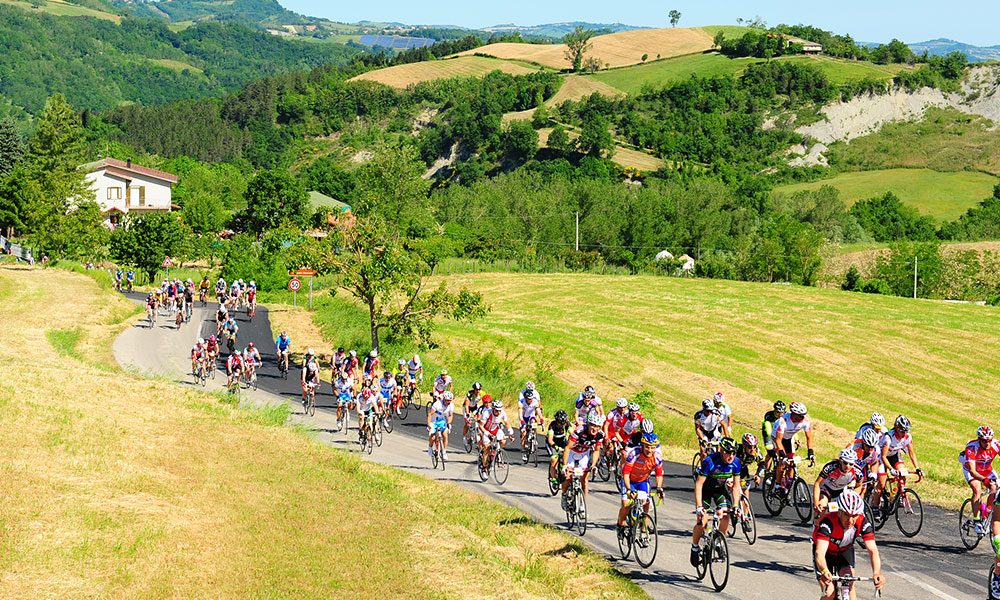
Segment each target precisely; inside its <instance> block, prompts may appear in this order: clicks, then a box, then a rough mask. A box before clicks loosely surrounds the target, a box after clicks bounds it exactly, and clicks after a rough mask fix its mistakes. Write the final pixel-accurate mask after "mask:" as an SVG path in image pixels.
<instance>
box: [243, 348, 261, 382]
mask: <svg viewBox="0 0 1000 600" xmlns="http://www.w3.org/2000/svg"><path fill="white" fill-rule="evenodd" d="M243 360H244V362H245V363H246V366H247V381H250V379H252V377H251V376H252V375H253V373H254V371H256V370H257V368H258V367H260V365H261V364H263V363H262V361H261V359H260V351H259V350H257V348H256V347H255V346H254V345H253V342H250V343H249V344H247V347H246V348H244V349H243Z"/></svg>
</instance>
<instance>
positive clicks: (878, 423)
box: [868, 412, 885, 429]
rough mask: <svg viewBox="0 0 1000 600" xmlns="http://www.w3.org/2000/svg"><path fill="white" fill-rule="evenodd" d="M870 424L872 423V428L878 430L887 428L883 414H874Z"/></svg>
mask: <svg viewBox="0 0 1000 600" xmlns="http://www.w3.org/2000/svg"><path fill="white" fill-rule="evenodd" d="M868 422H869V423H871V426H872V427H875V428H876V429H882V428H883V427H885V417H883V416H882V413H877V412H874V413H872V418H871V419H870V420H869V421H868Z"/></svg>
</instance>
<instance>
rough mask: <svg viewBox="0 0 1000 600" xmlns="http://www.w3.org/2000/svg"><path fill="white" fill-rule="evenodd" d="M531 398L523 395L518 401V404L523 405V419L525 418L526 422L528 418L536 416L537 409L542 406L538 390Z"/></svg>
mask: <svg viewBox="0 0 1000 600" xmlns="http://www.w3.org/2000/svg"><path fill="white" fill-rule="evenodd" d="M529 400H530V403H529ZM529 400H525V399H524V398H523V397H522V398H521V399H520V400H518V401H517V402H518V404H520V405H521V419H522V420H524V422H525V423H527V422H528V419H530V418H532V417H534V416H535V411H537V410H538V408H539V407H540V406H541V404H539V400H538V392H535V395H534V396H533V397H531V398H529Z"/></svg>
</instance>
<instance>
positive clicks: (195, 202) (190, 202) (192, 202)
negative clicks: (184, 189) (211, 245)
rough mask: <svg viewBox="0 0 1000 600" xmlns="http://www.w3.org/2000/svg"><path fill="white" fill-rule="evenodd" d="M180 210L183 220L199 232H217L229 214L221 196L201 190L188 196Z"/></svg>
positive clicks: (224, 223)
mask: <svg viewBox="0 0 1000 600" xmlns="http://www.w3.org/2000/svg"><path fill="white" fill-rule="evenodd" d="M182 210H183V215H184V222H185V223H186V224H187V226H188V227H190V228H191V230H192V231H194V232H195V233H200V234H215V233H219V232H220V231H221V230H222V228H223V227H224V226H225V225H226V221H228V220H229V216H230V213H229V211H228V210H226V207H225V205H224V204H223V203H222V199H221V198H219V197H218V196H216V195H214V194H206V193H204V192H201V191H199V192H197V193H195V194H192V195H191V196H190V197H188V199H187V200H186V201H185V202H184V208H183V209H182Z"/></svg>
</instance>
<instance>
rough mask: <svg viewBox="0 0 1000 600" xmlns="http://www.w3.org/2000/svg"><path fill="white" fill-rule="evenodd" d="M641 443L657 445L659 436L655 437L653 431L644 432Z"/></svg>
mask: <svg viewBox="0 0 1000 600" xmlns="http://www.w3.org/2000/svg"><path fill="white" fill-rule="evenodd" d="M642 443H643V444H644V445H646V446H653V447H656V446H659V445H660V438H658V437H656V434H655V433H646V434H643V436H642Z"/></svg>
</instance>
